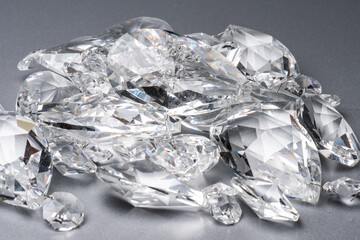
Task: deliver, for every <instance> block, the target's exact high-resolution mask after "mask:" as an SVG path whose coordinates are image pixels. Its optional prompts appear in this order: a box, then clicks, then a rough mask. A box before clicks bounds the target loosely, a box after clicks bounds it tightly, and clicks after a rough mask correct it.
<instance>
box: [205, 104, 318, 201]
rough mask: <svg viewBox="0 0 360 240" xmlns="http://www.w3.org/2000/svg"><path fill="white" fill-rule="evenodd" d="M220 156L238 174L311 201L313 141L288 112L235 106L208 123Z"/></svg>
mask: <svg viewBox="0 0 360 240" xmlns="http://www.w3.org/2000/svg"><path fill="white" fill-rule="evenodd" d="M210 133H211V136H212V138H213V139H214V140H215V141H217V142H218V143H219V144H220V147H221V148H222V150H221V153H220V155H221V157H222V159H223V160H224V161H225V163H227V164H228V165H229V166H230V167H232V168H233V169H234V170H235V171H236V172H237V173H239V174H240V175H247V176H254V177H256V178H261V179H265V180H270V181H275V180H276V181H277V182H278V183H279V186H280V188H281V190H282V191H283V192H284V193H285V194H286V195H287V196H289V197H292V198H296V199H299V200H302V201H306V202H311V203H316V202H317V201H318V199H319V196H320V190H321V187H320V184H321V169H320V159H319V154H318V151H317V148H316V145H315V143H314V141H313V140H312V139H311V137H310V136H309V134H308V133H307V131H306V130H305V128H304V127H302V125H301V124H300V122H299V121H298V120H297V119H296V118H294V117H293V116H292V115H291V114H289V113H288V112H287V111H284V110H282V109H280V108H279V107H277V106H275V105H273V104H271V103H259V104H235V105H232V106H231V107H230V108H228V109H225V110H223V111H222V112H221V113H220V114H219V115H218V116H217V117H216V119H215V120H214V123H213V126H212V127H211V131H210Z"/></svg>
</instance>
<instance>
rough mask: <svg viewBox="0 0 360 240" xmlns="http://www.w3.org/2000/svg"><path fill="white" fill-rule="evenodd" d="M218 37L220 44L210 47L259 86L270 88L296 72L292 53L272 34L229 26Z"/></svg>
mask: <svg viewBox="0 0 360 240" xmlns="http://www.w3.org/2000/svg"><path fill="white" fill-rule="evenodd" d="M218 38H219V39H220V41H221V43H220V44H219V45H217V46H214V47H213V48H214V49H216V50H217V51H219V52H221V53H222V54H223V55H224V56H226V58H227V59H229V60H230V61H231V62H232V63H233V64H234V65H235V66H236V67H237V68H238V69H240V70H241V71H242V72H243V73H244V74H245V75H246V76H247V77H248V78H249V79H252V80H255V81H257V82H259V83H260V84H261V85H263V86H266V87H268V88H272V87H273V86H276V85H279V84H281V83H282V82H284V81H286V80H287V78H288V77H292V76H296V75H297V74H298V73H299V69H298V66H297V63H296V60H295V58H294V56H293V55H292V54H291V52H290V51H289V50H288V49H287V48H286V47H285V46H284V45H283V44H282V43H280V42H279V41H278V40H276V39H274V38H273V37H272V36H269V35H267V34H264V33H261V32H257V31H255V30H252V29H248V28H244V27H239V26H235V25H230V26H229V27H228V28H227V29H226V30H225V31H224V32H223V33H220V34H219V35H218Z"/></svg>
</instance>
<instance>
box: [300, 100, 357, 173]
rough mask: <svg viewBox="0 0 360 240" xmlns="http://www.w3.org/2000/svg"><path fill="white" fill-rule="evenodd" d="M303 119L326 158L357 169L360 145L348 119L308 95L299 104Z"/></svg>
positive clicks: (327, 104)
mask: <svg viewBox="0 0 360 240" xmlns="http://www.w3.org/2000/svg"><path fill="white" fill-rule="evenodd" d="M298 104H299V118H300V120H301V122H302V123H303V124H304V126H306V128H307V129H308V131H309V133H310V134H311V135H312V137H313V138H314V139H315V140H316V142H317V144H318V146H319V152H320V153H321V154H322V155H324V156H325V157H326V158H328V159H331V160H335V161H337V162H339V163H340V164H343V165H346V166H350V167H353V166H355V165H356V164H357V163H358V162H359V161H360V144H359V141H358V139H357V137H356V136H355V133H354V132H353V130H352V128H351V127H350V125H349V124H348V122H347V121H346V120H345V118H344V117H343V116H342V115H341V114H340V113H339V112H338V111H337V110H336V109H335V108H334V107H333V106H332V105H331V104H330V103H329V102H328V101H326V100H324V99H323V98H322V97H321V96H319V95H315V94H305V95H303V96H302V97H301V98H300V99H299V101H298Z"/></svg>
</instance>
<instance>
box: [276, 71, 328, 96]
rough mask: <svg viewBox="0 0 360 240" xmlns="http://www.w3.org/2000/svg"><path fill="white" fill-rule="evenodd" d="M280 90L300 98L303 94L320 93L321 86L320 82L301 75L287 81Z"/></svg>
mask: <svg viewBox="0 0 360 240" xmlns="http://www.w3.org/2000/svg"><path fill="white" fill-rule="evenodd" d="M282 88H283V89H285V90H287V91H289V92H291V93H294V94H296V95H298V96H301V95H302V94H304V93H314V94H321V93H322V86H321V84H320V82H319V81H317V80H316V79H314V78H312V77H309V76H305V75H303V74H301V75H299V76H297V77H295V78H291V79H289V80H288V81H287V82H286V83H284V84H283V86H282Z"/></svg>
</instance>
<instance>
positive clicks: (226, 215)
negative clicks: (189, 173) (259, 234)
mask: <svg viewBox="0 0 360 240" xmlns="http://www.w3.org/2000/svg"><path fill="white" fill-rule="evenodd" d="M203 192H204V194H205V196H206V199H207V207H208V208H209V209H210V214H211V215H212V216H213V217H214V219H216V220H217V221H219V222H221V223H223V224H225V225H232V224H235V223H237V222H239V221H240V218H241V215H242V210H241V207H240V205H239V203H238V202H237V200H236V198H235V195H236V194H237V192H236V191H235V189H233V188H232V187H230V186H227V185H225V184H223V183H216V184H214V185H211V186H209V187H207V188H205V189H204V190H203Z"/></svg>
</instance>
